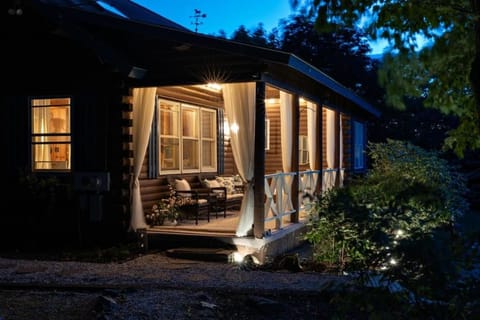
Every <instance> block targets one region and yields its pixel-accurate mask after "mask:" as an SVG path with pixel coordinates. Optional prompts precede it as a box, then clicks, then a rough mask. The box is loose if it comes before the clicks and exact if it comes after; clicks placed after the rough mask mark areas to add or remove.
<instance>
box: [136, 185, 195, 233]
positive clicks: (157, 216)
mask: <svg viewBox="0 0 480 320" xmlns="http://www.w3.org/2000/svg"><path fill="white" fill-rule="evenodd" d="M168 187H169V197H168V198H163V199H160V200H158V201H157V202H156V203H155V204H154V205H153V206H152V210H150V214H147V215H146V216H145V218H146V220H147V223H148V224H149V225H163V224H164V223H165V221H170V222H177V221H178V220H180V219H181V210H180V207H182V206H184V205H188V204H190V202H191V199H190V198H187V197H182V196H178V195H177V194H176V192H175V189H174V188H173V186H172V185H168Z"/></svg>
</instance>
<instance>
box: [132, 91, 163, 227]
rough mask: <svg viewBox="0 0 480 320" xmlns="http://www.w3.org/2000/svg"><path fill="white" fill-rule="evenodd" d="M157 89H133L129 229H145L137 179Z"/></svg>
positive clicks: (144, 151) (146, 144)
mask: <svg viewBox="0 0 480 320" xmlns="http://www.w3.org/2000/svg"><path fill="white" fill-rule="evenodd" d="M156 91H157V88H135V89H133V162H134V163H133V176H132V178H131V179H132V180H131V184H130V194H131V201H130V203H131V208H130V213H131V217H130V229H131V230H133V231H136V230H137V229H139V228H146V227H147V224H146V222H145V216H144V214H143V204H142V199H141V194H140V182H139V180H138V177H139V175H140V171H141V170H142V164H143V159H144V158H145V153H146V151H147V146H148V140H149V136H150V130H151V125H152V119H153V114H154V110H155V93H156Z"/></svg>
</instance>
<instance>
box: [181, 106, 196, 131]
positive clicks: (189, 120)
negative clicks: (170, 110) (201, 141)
mask: <svg viewBox="0 0 480 320" xmlns="http://www.w3.org/2000/svg"><path fill="white" fill-rule="evenodd" d="M197 119H198V109H193V108H187V107H184V108H182V126H183V127H182V130H183V136H184V137H188V138H198V134H199V132H198V120H197Z"/></svg>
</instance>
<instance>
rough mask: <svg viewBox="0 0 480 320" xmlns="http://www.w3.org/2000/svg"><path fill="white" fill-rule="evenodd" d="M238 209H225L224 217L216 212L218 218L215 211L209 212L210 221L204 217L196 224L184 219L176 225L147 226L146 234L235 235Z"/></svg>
mask: <svg viewBox="0 0 480 320" xmlns="http://www.w3.org/2000/svg"><path fill="white" fill-rule="evenodd" d="M238 218H239V211H227V216H226V217H225V218H224V217H223V213H220V212H219V213H218V218H216V217H215V213H213V214H211V216H210V222H208V221H207V219H206V218H205V217H202V219H199V220H198V225H196V224H195V220H189V219H184V220H181V221H180V222H179V223H178V225H175V226H171V225H162V226H154V227H149V228H148V229H147V233H148V234H152V235H153V234H165V235H167V234H178V235H195V236H209V237H217V236H220V237H235V230H236V227H237V224H238Z"/></svg>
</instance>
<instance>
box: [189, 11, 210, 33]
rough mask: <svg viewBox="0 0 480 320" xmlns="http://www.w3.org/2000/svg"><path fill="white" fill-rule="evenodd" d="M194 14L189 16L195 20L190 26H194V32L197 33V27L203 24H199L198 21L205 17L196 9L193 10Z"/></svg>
mask: <svg viewBox="0 0 480 320" xmlns="http://www.w3.org/2000/svg"><path fill="white" fill-rule="evenodd" d="M194 10H195V14H194V15H193V16H190V18H195V22H192V24H194V25H195V32H198V26H199V25H201V24H203V22H200V21H199V19H203V18H206V17H207V15H206V14H205V13H202V11H200V10H198V9H194Z"/></svg>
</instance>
